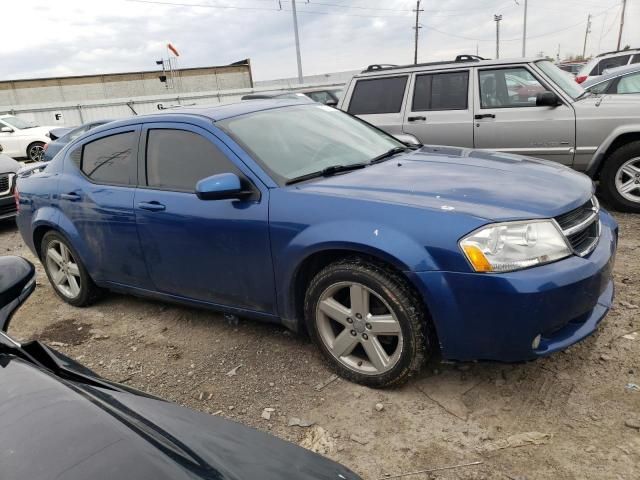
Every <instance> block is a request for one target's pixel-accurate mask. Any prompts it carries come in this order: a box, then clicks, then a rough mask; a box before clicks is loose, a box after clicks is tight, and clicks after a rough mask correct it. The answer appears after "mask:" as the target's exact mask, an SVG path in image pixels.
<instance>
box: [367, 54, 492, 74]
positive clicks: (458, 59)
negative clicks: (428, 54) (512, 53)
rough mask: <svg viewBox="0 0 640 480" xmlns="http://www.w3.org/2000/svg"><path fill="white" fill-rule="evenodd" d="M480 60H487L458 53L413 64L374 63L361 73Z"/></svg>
mask: <svg viewBox="0 0 640 480" xmlns="http://www.w3.org/2000/svg"><path fill="white" fill-rule="evenodd" d="M480 60H487V59H486V58H483V57H480V56H478V55H458V56H456V58H455V60H444V61H439V62H427V63H415V64H411V65H393V64H389V63H381V64H377V63H376V64H373V65H369V66H368V67H367V68H366V69H364V70H362V72H361V73H368V72H377V71H379V70H395V69H399V68H412V67H430V66H433V65H447V64H449V63H463V62H479V61H480Z"/></svg>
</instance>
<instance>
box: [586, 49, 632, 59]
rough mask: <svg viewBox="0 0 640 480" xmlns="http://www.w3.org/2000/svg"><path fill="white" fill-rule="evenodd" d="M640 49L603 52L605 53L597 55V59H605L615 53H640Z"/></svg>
mask: <svg viewBox="0 0 640 480" xmlns="http://www.w3.org/2000/svg"><path fill="white" fill-rule="evenodd" d="M639 50H640V48H627V49H626V50H612V51H611V52H603V53H599V54H598V55H596V58H598V57H604V56H605V55H611V54H613V53H623V52H637V51H639Z"/></svg>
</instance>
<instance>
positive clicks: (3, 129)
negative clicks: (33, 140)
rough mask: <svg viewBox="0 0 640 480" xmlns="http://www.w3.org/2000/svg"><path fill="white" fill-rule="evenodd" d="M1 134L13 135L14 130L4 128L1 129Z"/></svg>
mask: <svg viewBox="0 0 640 480" xmlns="http://www.w3.org/2000/svg"><path fill="white" fill-rule="evenodd" d="M0 132H2V133H13V128H11V127H2V128H0Z"/></svg>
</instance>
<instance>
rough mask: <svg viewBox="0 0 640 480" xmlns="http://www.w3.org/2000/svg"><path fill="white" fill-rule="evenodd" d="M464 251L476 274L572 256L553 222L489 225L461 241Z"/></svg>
mask: <svg viewBox="0 0 640 480" xmlns="http://www.w3.org/2000/svg"><path fill="white" fill-rule="evenodd" d="M460 248H462V251H463V252H464V254H465V256H466V257H467V260H469V263H471V266H472V267H473V269H474V270H475V271H476V272H511V271H513V270H519V269H521V268H527V267H533V266H535V265H542V264H545V263H549V262H554V261H556V260H560V259H561V258H565V257H568V256H569V255H571V249H570V248H569V246H568V245H567V242H566V240H565V237H564V235H563V234H562V232H560V230H559V229H558V227H557V226H556V224H555V222H553V221H552V220H538V221H536V220H533V221H528V222H508V223H499V224H495V225H487V226H486V227H482V228H480V229H479V230H476V231H475V232H472V233H470V234H469V235H467V236H466V237H464V238H463V239H462V240H460Z"/></svg>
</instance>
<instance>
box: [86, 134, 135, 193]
mask: <svg viewBox="0 0 640 480" xmlns="http://www.w3.org/2000/svg"><path fill="white" fill-rule="evenodd" d="M137 143H138V133H137V132H125V133H117V134H115V135H110V136H108V137H103V138H99V139H98V140H94V141H93V142H91V143H87V144H86V145H85V146H84V147H83V149H82V162H81V169H82V171H83V172H84V174H85V175H86V176H87V177H89V178H90V179H91V180H93V181H94V182H96V183H107V184H113V185H135V184H136V172H137V165H136V158H137Z"/></svg>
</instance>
